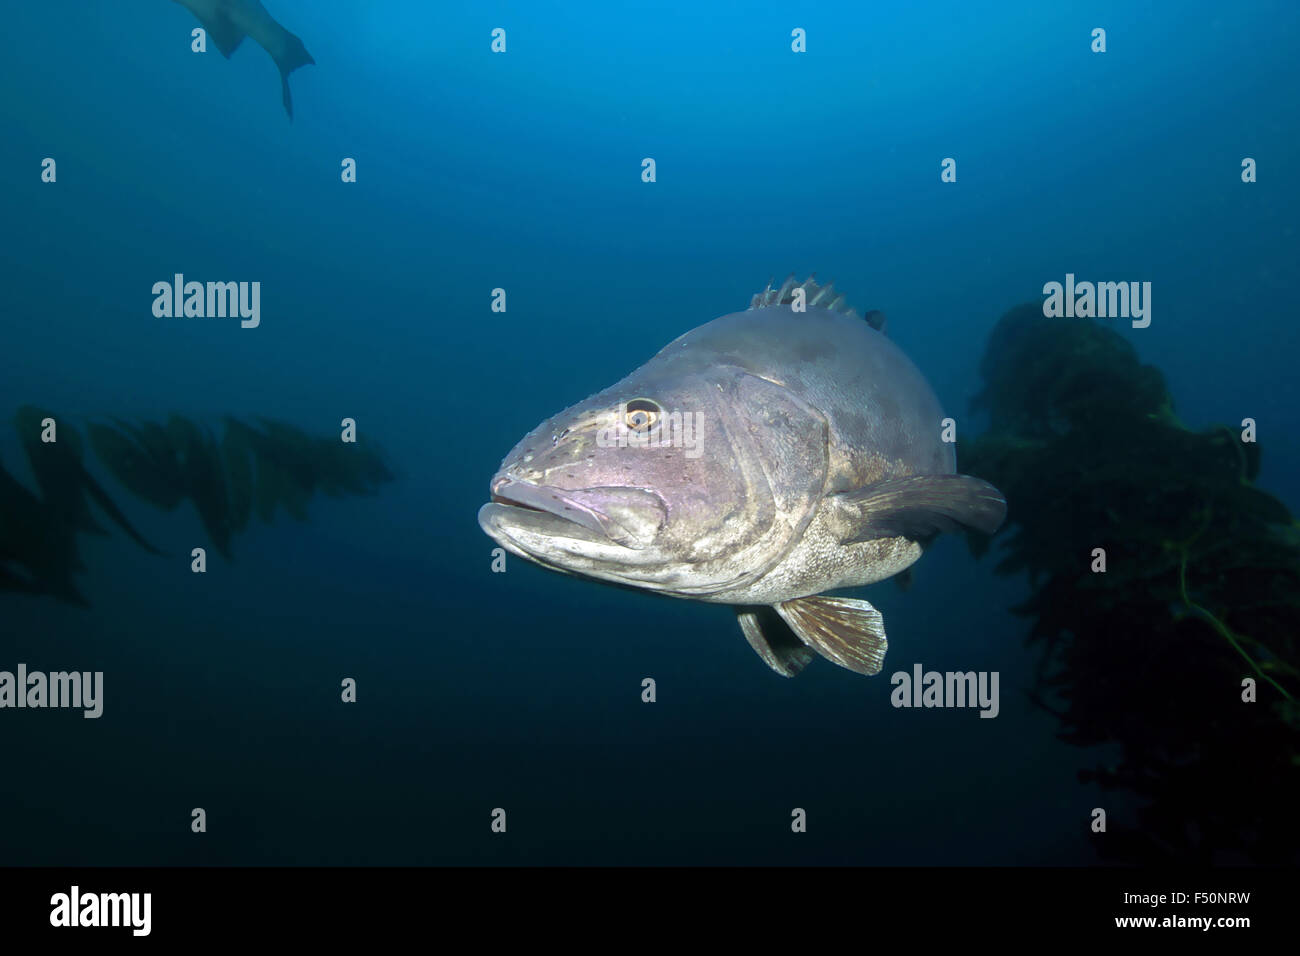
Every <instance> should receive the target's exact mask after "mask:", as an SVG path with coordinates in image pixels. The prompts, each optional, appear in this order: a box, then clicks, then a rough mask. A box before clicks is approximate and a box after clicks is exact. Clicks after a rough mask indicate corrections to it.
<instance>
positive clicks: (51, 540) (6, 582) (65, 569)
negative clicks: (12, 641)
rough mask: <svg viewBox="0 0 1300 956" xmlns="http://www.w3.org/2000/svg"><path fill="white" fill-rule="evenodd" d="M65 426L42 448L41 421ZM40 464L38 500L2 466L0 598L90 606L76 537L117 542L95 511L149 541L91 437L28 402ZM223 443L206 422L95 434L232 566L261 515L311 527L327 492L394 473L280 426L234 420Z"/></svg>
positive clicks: (21, 426) (143, 491)
mask: <svg viewBox="0 0 1300 956" xmlns="http://www.w3.org/2000/svg"><path fill="white" fill-rule="evenodd" d="M47 419H48V420H53V421H54V422H55V423H56V431H55V436H56V440H55V441H53V442H46V441H43V440H42V433H43V432H44V431H45V427H44V425H43V422H45V421H46V420H47ZM14 424H15V426H16V427H17V430H18V435H19V440H20V441H21V443H22V446H23V450H24V452H25V454H26V456H27V459H28V462H29V463H30V465H31V470H32V474H33V476H34V478H35V482H36V489H37V492H38V493H33V492H32V491H30V490H28V489H27V488H26V487H24V486H23V485H22V483H21V482H19V481H18V480H17V479H15V478H14V477H13V476H12V475H10V474H9V473H8V472H7V471H5V469H4V467H3V465H2V464H0V591H14V592H22V593H26V594H44V595H49V596H51V597H54V598H57V599H59V600H62V601H67V602H69V603H72V604H79V605H82V606H85V605H87V603H88V602H87V601H86V599H85V598H84V596H83V595H82V594H81V593H80V592H79V591H78V590H77V588H76V585H75V583H74V580H73V578H74V575H75V574H76V573H78V572H80V571H84V570H85V567H84V565H83V563H82V561H81V559H80V557H79V555H78V552H77V542H76V537H77V535H78V534H82V533H88V534H107V533H108V532H107V530H106V529H105V528H104V527H103V525H101V524H100V523H99V522H98V521H97V520H96V518H95V516H94V514H93V512H92V508H91V505H92V504H93V505H94V506H95V507H97V508H98V509H99V510H100V511H101V512H102V513H103V514H104V515H105V516H106V517H107V518H108V519H109V520H111V521H112V523H113V524H115V525H117V527H118V528H120V529H121V530H122V531H123V532H125V533H126V534H127V536H128V537H130V538H131V539H132V540H133V541H135V542H136V543H137V544H138V545H140V547H142V548H144V549H145V550H147V551H149V552H150V553H153V554H159V553H161V552H159V551H158V549H157V548H155V547H154V546H153V545H152V544H150V543H149V542H148V541H146V540H145V539H144V537H143V536H141V535H140V533H139V532H138V531H136V529H135V528H134V527H132V525H131V523H130V522H129V521H128V520H127V518H126V516H125V515H124V514H123V513H122V511H121V509H119V508H118V507H117V505H116V504H115V503H114V502H113V500H112V499H111V498H110V497H109V495H108V493H107V492H106V491H105V490H104V489H103V487H101V485H100V484H99V483H98V482H97V481H96V480H95V479H94V478H93V477H92V476H91V475H90V474H89V473H88V472H87V471H86V469H85V467H84V465H83V459H84V448H85V446H84V444H83V442H82V438H81V435H80V434H79V433H78V432H77V431H76V429H75V428H73V426H72V425H71V424H70V423H68V422H67V421H66V420H62V419H59V417H58V416H56V415H54V414H53V413H51V412H49V411H47V410H45V409H41V408H36V407H34V406H31V405H25V406H23V407H22V408H20V409H19V410H18V413H17V415H16V416H15V419H14ZM224 425H225V432H224V435H223V436H222V439H221V441H220V442H218V441H217V440H216V439H215V438H214V437H213V435H212V434H211V433H210V432H209V431H208V430H207V429H205V428H204V427H202V426H201V425H199V424H197V423H195V422H193V421H191V420H189V419H187V418H182V417H181V416H178V415H173V416H171V418H169V419H168V420H167V422H166V423H165V424H159V423H157V422H142V423H139V424H131V423H129V422H123V421H119V420H116V419H114V420H113V421H112V424H102V423H94V424H90V425H89V426H88V427H87V433H88V435H89V438H90V447H91V448H92V449H93V450H94V453H95V457H96V458H98V459H99V461H100V462H101V463H102V464H103V465H104V467H105V468H106V469H107V471H108V472H109V474H111V475H112V476H113V477H114V478H115V479H116V480H117V481H118V482H120V483H121V484H122V486H123V487H125V488H126V489H127V491H129V492H130V493H131V494H132V495H134V496H135V497H137V498H139V499H141V500H142V501H145V502H148V503H149V504H151V505H153V506H154V507H156V508H161V509H162V510H164V511H172V510H174V509H176V508H177V507H178V506H179V505H180V504H181V503H182V502H184V501H186V500H188V501H191V502H193V504H194V507H195V509H196V511H197V512H198V515H199V519H200V520H201V521H202V523H203V527H204V530H205V531H206V533H207V535H208V538H209V540H210V541H211V544H212V545H213V546H214V547H215V548H216V549H217V550H218V551H219V552H220V553H221V554H222V555H223V556H224V557H226V558H227V559H229V558H231V556H232V554H231V539H232V538H233V536H234V535H235V534H236V533H238V532H240V531H242V530H243V529H244V528H246V527H247V525H248V522H249V519H250V517H251V515H252V513H253V511H254V510H256V512H257V514H258V516H259V517H260V518H261V519H262V520H263V521H264V522H268V523H269V522H270V521H272V520H273V518H274V515H275V511H276V509H277V507H283V508H284V510H285V511H287V512H288V513H289V514H290V515H292V516H293V517H294V518H296V519H298V520H300V521H301V520H306V518H307V503H308V501H309V500H310V499H311V497H312V495H314V494H315V493H316V492H317V491H321V492H324V493H325V494H327V495H331V496H335V497H337V496H340V495H344V494H352V495H365V494H373V493H375V492H376V491H377V490H378V486H379V485H380V484H382V483H384V482H387V481H391V480H392V479H393V474H392V473H391V472H390V471H389V470H388V467H387V466H386V465H385V464H384V459H383V457H382V455H381V454H380V452H379V451H378V450H377V449H376V448H375V447H374V446H373V445H372V444H370V443H367V442H365V441H362V440H358V441H357V442H355V443H345V442H342V441H339V440H338V439H329V438H315V437H312V436H311V435H308V434H307V433H305V432H303V431H301V430H300V429H298V428H295V427H294V426H292V425H286V424H284V423H282V422H275V421H269V420H266V419H258V421H257V424H256V425H250V424H247V423H245V422H241V421H239V420H237V419H234V418H226V419H225V421H224Z"/></svg>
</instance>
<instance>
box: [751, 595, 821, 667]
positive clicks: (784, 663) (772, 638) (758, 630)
mask: <svg viewBox="0 0 1300 956" xmlns="http://www.w3.org/2000/svg"><path fill="white" fill-rule="evenodd" d="M736 619H737V620H738V621H739V622H740V630H741V631H742V632H743V633H744V635H745V640H747V641H749V646H750V647H752V648H753V649H754V652H755V653H756V654H758V656H759V657H761V658H762V659H763V663H765V664H766V665H767V666H768V667H770V668H772V670H774V671H776V672H777V673H778V674H780V675H781V676H782V677H794V676H795V675H797V674H798V673H799V672H800V671H801V670H803V669H804V668H805V667H807V666H808V664H809V662H810V661H812V659H813V656H814V655H813V652H812V651H810V650H809V649H808V646H807V645H806V644H804V642H803V641H801V640H799V637H798V636H797V635H796V634H795V633H794V631H792V630H791V629H790V626H789V625H788V624H786V623H785V621H783V620H782V619H781V616H780V615H779V614H777V612H776V610H775V609H774V608H770V607H764V606H762V605H755V606H753V607H743V606H742V607H737V608H736Z"/></svg>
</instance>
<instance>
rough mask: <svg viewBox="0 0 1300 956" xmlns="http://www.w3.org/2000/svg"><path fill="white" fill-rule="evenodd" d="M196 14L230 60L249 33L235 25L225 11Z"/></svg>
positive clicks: (223, 54)
mask: <svg viewBox="0 0 1300 956" xmlns="http://www.w3.org/2000/svg"><path fill="white" fill-rule="evenodd" d="M191 12H192V11H191ZM194 15H195V16H196V17H198V21H199V23H201V24H202V25H203V29H204V30H206V31H208V37H209V38H210V39H211V40H212V42H213V43H215V44H216V45H217V49H218V50H220V51H221V55H222V56H224V57H225V58H226V59H227V60H229V59H230V56H231V54H233V53H234V52H235V51H236V50H237V49H239V44H241V43H243V42H244V37H245V36H247V34H246V33H244V31H243V30H241V29H240V28H239V27H237V26H235V22H234V21H233V20H231V19H230V17H228V16H227V15H226V14H224V13H220V12H218V13H214V14H213V15H212V16H209V17H201V16H199V15H198V14H197V13H196V14H194Z"/></svg>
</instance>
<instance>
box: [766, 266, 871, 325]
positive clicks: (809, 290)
mask: <svg viewBox="0 0 1300 956" xmlns="http://www.w3.org/2000/svg"><path fill="white" fill-rule="evenodd" d="M816 276H817V273H815V272H814V273H813V274H812V275H810V276H809V277H808V278H807V279H805V280H804V281H803V282H798V281H796V280H795V277H794V273H793V272H792V273H790V275H788V276H787V277H786V280H785V281H784V282H782V283H781V284H780V285H779V286H777V287H776V288H775V289H774V288H772V282H771V280H769V281H768V283H767V287H766V288H765V289H764V290H763V291H762V292H760V293H758V294H757V295H755V296H754V297H753V298H751V299H750V300H749V308H750V309H751V310H752V309H765V308H767V307H768V306H773V305H790V304H791V303H792V302H794V297H795V290H796V289H802V290H803V294H804V304H805V305H807V306H809V307H810V308H811V307H813V306H816V307H817V308H819V309H828V310H830V311H831V312H840V313H842V314H844V315H847V316H850V317H852V318H855V319H857V318H861V319H864V320H865V321H866V323H867V324H868V325H870V326H871V327H872V328H873V329H875V330H876V331H878V332H884V331H885V313H883V312H881V311H880V310H879V309H872V310H871V311H870V312H868V313H867V314H866V315H865V316H859V315H858V313H856V312H855V311H853V310H852V309H850V308H849V307H848V306H847V304H846V303H845V301H844V296H842V295H838V294H837V293H836V292H835V283H834V282H828V283H826V285H818V284H817V281H816Z"/></svg>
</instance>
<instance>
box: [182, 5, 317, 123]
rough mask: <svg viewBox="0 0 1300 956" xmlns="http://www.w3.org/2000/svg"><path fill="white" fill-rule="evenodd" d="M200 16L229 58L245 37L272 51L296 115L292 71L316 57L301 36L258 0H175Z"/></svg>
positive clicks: (289, 107)
mask: <svg viewBox="0 0 1300 956" xmlns="http://www.w3.org/2000/svg"><path fill="white" fill-rule="evenodd" d="M175 2H176V3H179V4H180V5H181V6H183V7H185V9H187V10H189V11H190V13H192V14H194V16H195V17H197V18H198V21H199V23H201V24H202V25H203V29H204V30H206V31H207V34H208V36H209V37H210V38H211V40H212V42H213V43H215V44H216V45H217V49H218V50H220V51H221V53H222V55H223V56H224V57H226V59H230V56H231V54H233V53H234V52H235V50H236V49H238V47H239V44H240V43H242V42H243V40H244V37H251V38H252V39H253V42H254V43H256V44H257V45H258V46H260V47H261V48H262V49H264V50H265V51H266V52H267V53H269V54H270V55H271V59H272V60H274V61H275V65H276V67H278V68H279V70H280V96H281V99H282V101H283V102H284V110H285V112H286V113H288V114H289V119H293V96H292V95H291V94H290V92H289V74H290V73H292V72H293V71H294V70H296V69H298V67H300V66H306V65H308V64H310V63H315V62H316V61H315V60H313V59H312V58H311V54H310V53H308V52H307V48H306V47H305V46H303V42H302V40H300V39H299V38H298V37H296V36H295V35H294V34H292V33H290V32H289V31H288V30H286V29H285V28H284V27H282V26H281V25H280V24H279V23H278V22H277V21H276V19H275V18H274V17H272V16H271V14H269V13H267V11H266V7H264V6H262V4H261V3H259V2H258V0H175Z"/></svg>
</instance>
